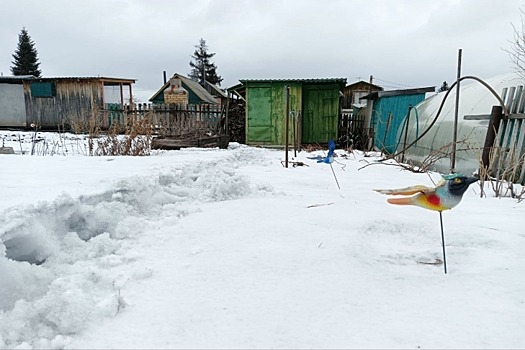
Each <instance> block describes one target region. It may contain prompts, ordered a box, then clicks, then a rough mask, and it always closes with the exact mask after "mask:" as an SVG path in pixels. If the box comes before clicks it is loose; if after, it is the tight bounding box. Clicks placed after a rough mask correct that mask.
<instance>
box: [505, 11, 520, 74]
mask: <svg viewBox="0 0 525 350" xmlns="http://www.w3.org/2000/svg"><path fill="white" fill-rule="evenodd" d="M520 12H521V25H520V26H516V25H514V24H512V28H513V29H514V38H513V39H512V40H509V42H510V43H511V44H512V46H511V48H510V49H508V50H505V51H507V53H508V54H509V56H510V60H511V62H512V64H513V65H514V69H515V70H516V73H518V74H519V75H520V76H521V77H523V78H525V11H524V10H523V8H521V9H520Z"/></svg>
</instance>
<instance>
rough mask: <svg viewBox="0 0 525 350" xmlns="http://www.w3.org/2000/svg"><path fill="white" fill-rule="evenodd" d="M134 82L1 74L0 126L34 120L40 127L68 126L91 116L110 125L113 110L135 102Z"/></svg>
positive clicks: (25, 124) (27, 123) (27, 124)
mask: <svg viewBox="0 0 525 350" xmlns="http://www.w3.org/2000/svg"><path fill="white" fill-rule="evenodd" d="M134 83H135V80H134V79H122V78H109V77H57V78H35V77H33V76H10V77H0V96H1V97H0V127H9V128H29V127H30V125H31V124H33V123H34V124H36V125H37V126H38V128H41V129H55V130H56V129H58V128H60V129H64V128H66V129H67V128H70V127H71V125H72V123H75V122H81V121H82V120H84V121H85V119H87V118H89V117H91V116H92V115H96V116H97V118H99V119H98V120H100V126H101V127H109V126H110V125H111V123H112V122H113V120H112V118H113V115H114V113H112V112H111V111H117V110H118V111H122V109H123V106H124V104H125V103H129V102H130V101H132V96H133V92H132V84H134ZM121 115H122V114H121Z"/></svg>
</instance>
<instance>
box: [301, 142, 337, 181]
mask: <svg viewBox="0 0 525 350" xmlns="http://www.w3.org/2000/svg"><path fill="white" fill-rule="evenodd" d="M334 151H335V141H334V140H329V141H328V154H327V155H326V157H323V156H315V157H307V158H308V159H315V160H317V163H325V164H328V165H330V168H331V169H332V174H334V179H335V183H336V184H337V188H339V189H341V187H340V186H339V181H337V176H335V172H334V168H333V167H332V163H333V162H334Z"/></svg>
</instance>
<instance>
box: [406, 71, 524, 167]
mask: <svg viewBox="0 0 525 350" xmlns="http://www.w3.org/2000/svg"><path fill="white" fill-rule="evenodd" d="M481 79H482V80H483V81H484V82H486V83H487V84H488V85H490V86H491V87H492V88H493V89H494V90H495V92H496V93H498V94H499V95H500V96H502V92H503V90H504V89H505V88H507V89H511V88H513V87H518V86H520V85H521V86H523V85H525V79H523V78H522V77H520V76H519V75H518V74H515V73H509V74H505V75H501V76H497V77H493V78H490V79H483V78H481ZM445 94H446V92H440V93H437V94H435V95H433V96H431V97H429V98H427V99H425V100H424V101H422V102H421V103H419V104H418V105H416V106H415V107H414V108H413V109H412V110H411V112H410V113H409V116H408V128H406V124H405V123H406V121H405V123H403V124H402V126H401V127H400V128H399V130H398V146H397V148H396V151H397V152H400V151H402V150H403V148H404V147H405V145H409V144H411V143H412V142H413V141H414V140H416V138H417V137H419V136H420V135H422V134H423V133H424V131H425V130H426V129H427V128H428V127H429V126H430V125H431V124H432V122H433V120H434V119H435V117H436V114H437V112H438V109H439V107H440V105H441V103H442V101H443V99H444V97H445ZM459 97H460V100H459V110H458V134H457V141H458V143H457V149H458V151H457V153H456V164H455V170H456V172H461V173H465V174H471V173H473V172H475V171H477V170H478V168H479V166H480V159H481V154H482V150H483V146H484V142H485V137H486V134H487V129H488V124H489V115H490V113H491V111H492V106H494V105H500V103H499V102H498V99H497V98H496V97H495V96H494V94H493V93H491V92H490V90H489V89H487V88H486V87H485V86H483V84H481V83H480V82H478V81H476V80H473V79H466V80H462V81H461V83H460V92H459ZM455 102H456V87H455V86H454V87H453V89H452V91H451V92H450V93H449V95H448V97H447V99H446V101H445V102H444V105H443V109H442V111H441V113H440V115H439V117H438V119H437V120H436V122H435V124H434V125H433V126H432V128H431V129H430V130H429V131H428V133H426V134H425V135H424V136H423V137H422V138H421V139H420V140H418V141H417V143H416V144H415V145H414V146H412V147H410V148H409V149H407V150H406V151H405V156H404V159H403V161H404V162H413V163H415V164H422V163H424V162H426V163H427V164H428V162H429V161H430V160H429V156H430V155H433V156H435V157H439V156H438V155H437V152H438V151H437V150H440V149H443V151H444V152H445V153H447V152H449V151H450V150H451V149H452V147H451V144H452V141H453V131H454V119H455ZM522 103H523V102H522ZM521 109H523V106H521ZM521 113H523V111H521ZM407 129H408V130H407ZM405 134H406V139H405ZM447 145H448V147H447ZM435 157H434V158H435ZM431 170H436V171H439V172H441V173H448V172H449V171H450V170H451V160H450V157H449V156H447V157H446V158H442V159H440V160H438V161H436V162H435V164H434V166H433V167H431Z"/></svg>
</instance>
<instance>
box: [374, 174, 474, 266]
mask: <svg viewBox="0 0 525 350" xmlns="http://www.w3.org/2000/svg"><path fill="white" fill-rule="evenodd" d="M478 180H479V179H478V178H477V177H468V176H465V175H462V174H449V175H444V176H443V179H442V180H441V181H440V182H439V183H438V184H437V185H436V187H427V186H423V185H416V186H409V187H405V188H400V189H395V190H378V189H376V190H374V191H376V192H379V193H382V194H387V195H403V196H409V197H396V198H389V199H387V202H388V203H390V204H397V205H415V206H418V207H421V208H425V209H429V210H434V211H438V212H439V219H440V223H441V241H442V244H443V264H444V268H445V273H447V260H446V255H445V235H444V233H443V217H442V215H441V212H442V211H443V210H450V209H452V208H454V207H455V206H456V205H458V204H459V202H461V199H462V198H463V194H464V193H465V191H467V189H468V187H469V186H470V185H471V184H473V183H474V182H476V181H478Z"/></svg>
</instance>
